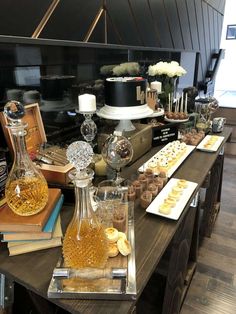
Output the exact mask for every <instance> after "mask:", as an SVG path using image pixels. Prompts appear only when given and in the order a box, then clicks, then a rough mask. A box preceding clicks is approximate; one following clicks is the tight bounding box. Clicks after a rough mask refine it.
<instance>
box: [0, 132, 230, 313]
mask: <svg viewBox="0 0 236 314" xmlns="http://www.w3.org/2000/svg"><path fill="white" fill-rule="evenodd" d="M231 132H232V130H231V129H230V128H225V129H224V131H223V132H222V133H221V134H219V135H223V136H225V139H224V141H223V143H222V145H221V146H220V148H219V149H218V151H217V152H216V153H206V152H201V151H198V150H195V151H194V152H193V153H192V154H191V155H190V156H189V157H188V158H187V159H186V160H185V162H184V163H183V164H182V165H181V167H180V168H179V169H178V170H177V171H176V172H175V173H174V175H173V177H175V178H184V179H186V180H189V181H193V182H196V183H197V185H198V186H197V189H196V191H195V193H194V194H193V195H192V197H191V199H190V200H189V202H188V203H187V205H186V207H185V209H184V211H183V213H182V215H181V216H180V218H179V220H178V221H173V220H168V219H164V218H161V217H159V216H154V215H151V214H147V213H146V212H145V210H143V209H141V208H140V207H137V208H135V215H134V219H135V248H136V251H135V255H136V282H137V299H139V297H140V296H141V293H142V291H143V289H144V288H145V286H146V285H147V282H148V280H149V279H150V277H151V276H152V274H153V273H154V272H155V271H160V273H162V274H165V275H166V287H165V296H164V300H163V313H173V312H174V311H177V312H178V311H179V309H180V306H181V302H182V300H183V296H184V290H186V287H184V285H185V283H186V279H185V278H186V275H187V268H188V266H189V265H190V264H191V263H190V262H191V259H192V260H193V262H196V255H197V254H196V248H197V241H198V228H199V224H198V222H199V220H198V219H196V217H197V218H198V209H197V207H194V206H190V204H191V202H192V200H193V199H194V197H195V196H196V193H197V192H198V191H199V189H200V188H201V186H202V184H203V182H204V180H205V178H206V177H207V175H208V173H209V171H210V170H211V169H212V167H214V166H215V163H216V162H217V160H218V158H219V153H220V151H221V149H222V147H223V146H224V144H225V142H226V141H227V140H228V138H229V137H230V134H231ZM159 149H160V147H159V148H153V149H152V150H151V151H150V152H148V153H147V154H146V155H145V156H143V157H142V158H140V159H139V160H138V161H136V162H135V163H134V164H133V165H131V166H130V167H129V168H126V169H125V170H124V174H125V176H126V177H129V176H130V175H131V174H133V173H134V172H135V171H137V169H138V167H140V166H141V165H142V164H143V163H144V162H145V161H146V160H148V159H149V158H150V157H151V156H152V155H153V154H154V153H155V152H157V151H158V150H159ZM222 165H223V160H222V159H221V164H220V169H221V171H222ZM218 178H219V180H221V173H220V175H219V176H218ZM219 189H220V184H219V187H218V189H217V193H218V194H217V195H218V196H219V195H220V194H219ZM213 190H214V189H213ZM71 215H72V207H71V206H69V207H67V206H65V207H64V209H63V211H62V220H63V224H64V227H65V225H66V223H67V222H68V221H69V220H70V217H71ZM186 243H187V244H186ZM181 250H182V251H181ZM166 252H169V255H168V256H169V259H168V263H167V264H166V263H165V254H166ZM180 252H184V254H186V257H185V258H184V256H183V255H182V256H181V260H182V262H180V263H179V261H178V256H179V253H180ZM60 254H61V248H54V249H50V250H44V251H38V252H33V253H28V254H24V255H19V256H15V257H9V256H8V252H7V249H6V247H5V245H1V248H0V273H2V274H4V275H5V276H6V278H9V279H10V280H13V281H15V282H17V283H19V284H20V285H22V286H24V287H26V288H27V289H28V290H30V291H32V292H34V293H36V294H38V295H40V296H42V297H43V298H45V299H47V289H48V285H49V282H50V279H51V275H52V272H53V268H54V267H55V265H56V263H57V261H58V258H59V256H60ZM179 260H180V257H179ZM163 261H164V262H163ZM162 264H163V265H165V266H164V267H163V265H162ZM173 265H175V266H176V267H173ZM179 273H181V274H182V275H181V276H180V280H179V281H178V280H177V281H176V278H177V277H176V276H177V274H179ZM174 291H180V292H179V293H178V294H177V295H176V296H175V298H174V299H173V295H174V294H173V292H174ZM50 301H51V302H53V303H54V304H57V305H58V306H60V307H62V308H64V309H66V310H67V311H69V312H71V313H86V314H87V313H96V314H99V313H101V314H103V313H113V314H114V313H121V314H124V313H129V312H132V311H133V309H134V308H135V304H136V301H137V300H131V301H111V300H63V299H50Z"/></svg>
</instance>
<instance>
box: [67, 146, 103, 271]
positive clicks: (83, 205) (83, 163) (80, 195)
mask: <svg viewBox="0 0 236 314" xmlns="http://www.w3.org/2000/svg"><path fill="white" fill-rule="evenodd" d="M92 157H93V150H92V148H91V146H90V145H89V144H88V143H86V142H83V141H77V142H74V143H72V144H71V145H69V147H68V149H67V158H68V160H69V161H70V163H71V164H73V165H74V166H75V167H76V169H75V170H72V171H71V172H70V174H69V176H70V178H71V180H72V182H73V183H74V186H75V211H74V215H73V218H72V221H71V222H70V224H69V225H68V227H67V230H66V234H65V237H64V241H63V257H64V263H65V266H66V267H71V268H85V267H86V268H87V267H92V268H104V267H105V264H106V262H107V259H108V241H107V238H106V235H105V232H104V228H103V226H102V225H101V224H100V223H99V222H98V221H97V218H96V216H95V215H94V213H93V209H92V205H91V202H90V195H89V185H90V183H91V181H92V179H93V174H94V172H93V170H92V169H89V168H86V167H87V166H88V165H89V164H90V162H91V161H92Z"/></svg>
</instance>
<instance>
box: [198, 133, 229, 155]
mask: <svg viewBox="0 0 236 314" xmlns="http://www.w3.org/2000/svg"><path fill="white" fill-rule="evenodd" d="M212 136H215V137H218V139H217V141H216V142H215V143H214V145H212V146H211V147H207V148H206V147H205V146H204V145H205V144H206V143H207V142H208V141H209V140H210V139H211V138H212ZM223 140H224V136H218V135H207V136H205V137H204V139H203V140H202V141H201V142H200V143H199V144H198V146H197V149H199V150H202V151H204V152H209V153H213V152H216V151H217V150H218V148H219V147H220V145H221V143H222V142H223Z"/></svg>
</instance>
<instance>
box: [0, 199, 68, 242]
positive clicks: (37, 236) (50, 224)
mask: <svg viewBox="0 0 236 314" xmlns="http://www.w3.org/2000/svg"><path fill="white" fill-rule="evenodd" d="M63 201H64V195H61V196H60V198H59V199H58V201H57V203H56V205H55V207H54V209H53V211H52V213H51V215H50V216H49V218H48V221H47V222H46V224H45V226H44V227H43V230H42V231H39V232H2V235H3V239H2V242H11V241H14V242H15V241H32V240H46V239H51V238H52V235H53V231H54V227H55V224H56V221H57V218H58V215H59V213H60V210H61V208H62V205H63Z"/></svg>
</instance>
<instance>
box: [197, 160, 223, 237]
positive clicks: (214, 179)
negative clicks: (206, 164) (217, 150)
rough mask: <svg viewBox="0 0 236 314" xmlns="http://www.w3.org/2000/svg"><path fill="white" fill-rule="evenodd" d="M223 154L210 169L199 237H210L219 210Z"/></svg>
mask: <svg viewBox="0 0 236 314" xmlns="http://www.w3.org/2000/svg"><path fill="white" fill-rule="evenodd" d="M223 165H224V154H219V156H218V157H217V159H216V161H215V163H214V165H213V167H212V169H211V176H210V184H209V187H208V188H207V190H206V196H205V202H204V209H203V215H202V222H201V226H200V235H201V236H203V237H204V236H206V237H210V236H211V233H212V229H213V227H214V223H215V220H216V217H217V214H218V212H219V210H220V198H221V187H222V176H223Z"/></svg>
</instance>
